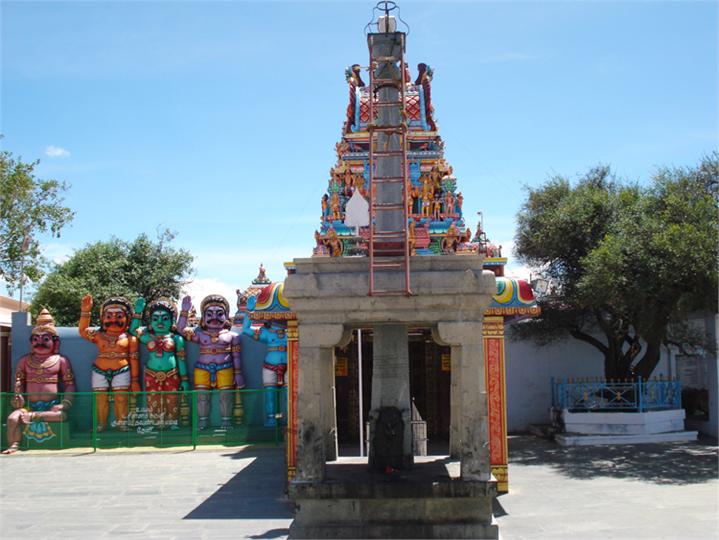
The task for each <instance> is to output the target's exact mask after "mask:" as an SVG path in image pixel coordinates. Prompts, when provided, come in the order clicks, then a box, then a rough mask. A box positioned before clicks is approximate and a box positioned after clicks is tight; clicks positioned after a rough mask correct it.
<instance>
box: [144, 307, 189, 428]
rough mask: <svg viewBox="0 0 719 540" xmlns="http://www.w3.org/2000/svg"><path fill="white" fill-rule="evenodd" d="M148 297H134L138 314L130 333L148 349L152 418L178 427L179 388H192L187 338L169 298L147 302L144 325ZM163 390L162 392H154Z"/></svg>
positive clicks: (147, 383) (147, 379) (147, 380)
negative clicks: (178, 326) (144, 323)
mask: <svg viewBox="0 0 719 540" xmlns="http://www.w3.org/2000/svg"><path fill="white" fill-rule="evenodd" d="M144 310H145V299H144V298H137V299H136V300H135V315H134V316H133V319H132V322H131V323H130V333H131V334H132V335H133V336H136V337H137V338H138V339H139V340H140V343H142V344H143V345H144V346H145V348H146V349H147V351H148V353H149V357H148V360H147V365H146V366H145V370H144V378H145V392H149V393H148V395H147V408H148V410H149V413H150V420H151V421H152V423H153V424H155V425H159V426H169V427H170V428H171V429H177V428H178V427H179V423H178V416H179V413H180V408H179V399H178V398H179V395H178V394H176V393H165V392H177V391H178V390H183V391H187V390H189V389H190V386H189V382H188V377H187V363H186V361H185V340H184V339H183V338H182V336H181V335H180V334H178V333H177V329H176V327H175V318H176V316H177V308H176V307H175V304H174V303H173V302H171V301H169V300H164V299H160V300H156V301H154V302H152V303H150V305H149V306H147V314H148V315H147V319H148V323H149V324H148V326H143V327H141V326H140V325H141V324H142V313H143V311H144ZM155 392H162V393H155Z"/></svg>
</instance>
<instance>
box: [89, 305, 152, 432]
mask: <svg viewBox="0 0 719 540" xmlns="http://www.w3.org/2000/svg"><path fill="white" fill-rule="evenodd" d="M91 310H92V296H90V295H89V294H87V295H85V296H84V297H83V299H82V302H81V304H80V323H79V324H78V331H79V332H80V335H81V336H82V337H83V338H85V339H87V340H88V341H91V342H92V343H94V344H95V345H96V346H97V350H98V353H97V356H96V357H95V361H94V362H93V364H92V391H93V392H95V404H96V412H97V430H98V431H103V430H104V429H106V428H107V421H108V416H109V413H110V396H109V394H108V392H109V391H112V392H113V393H114V401H115V425H116V426H117V427H118V428H119V429H121V430H125V429H127V413H128V408H129V403H128V393H127V392H128V391H132V392H139V391H140V368H139V358H138V356H139V353H138V345H137V338H136V337H135V336H133V335H131V334H129V333H128V331H127V330H128V327H129V325H130V318H131V316H132V307H131V305H130V302H129V301H128V300H127V299H125V298H122V297H120V296H117V297H113V298H109V299H108V300H105V302H103V304H102V307H101V309H100V328H89V326H90V312H91Z"/></svg>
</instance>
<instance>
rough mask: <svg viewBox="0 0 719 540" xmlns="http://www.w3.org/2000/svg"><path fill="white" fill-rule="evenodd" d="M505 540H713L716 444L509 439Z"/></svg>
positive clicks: (718, 511) (718, 517)
mask: <svg viewBox="0 0 719 540" xmlns="http://www.w3.org/2000/svg"><path fill="white" fill-rule="evenodd" d="M509 456H510V468H509V489H510V493H508V494H505V495H501V496H500V497H499V498H498V499H497V504H496V506H495V517H497V521H498V523H499V529H500V534H501V535H502V537H503V538H504V539H505V540H509V539H511V540H520V539H538V538H552V539H557V540H562V539H567V540H568V539H576V538H581V539H582V540H591V539H600V538H601V539H602V540H606V539H607V538H612V539H617V538H627V539H629V538H631V539H634V538H678V539H679V538H681V539H685V538H691V539H705V538H706V539H717V538H719V504H718V500H719V480H718V479H717V474H718V471H717V445H716V441H701V442H698V443H665V444H635V445H626V446H625V445H617V446H596V447H583V446H582V447H561V446H559V445H557V444H555V443H553V442H550V441H546V440H543V439H538V438H536V437H532V436H518V437H510V439H509Z"/></svg>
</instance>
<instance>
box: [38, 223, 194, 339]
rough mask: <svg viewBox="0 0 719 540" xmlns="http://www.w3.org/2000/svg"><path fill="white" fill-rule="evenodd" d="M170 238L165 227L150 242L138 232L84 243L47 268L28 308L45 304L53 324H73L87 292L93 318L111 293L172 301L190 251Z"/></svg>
mask: <svg viewBox="0 0 719 540" xmlns="http://www.w3.org/2000/svg"><path fill="white" fill-rule="evenodd" d="M174 238H175V235H174V233H172V232H170V231H167V230H166V231H164V232H162V233H160V234H159V235H158V239H157V241H154V242H153V241H152V240H150V239H149V238H148V237H147V235H145V234H141V235H140V236H138V237H137V238H136V239H135V240H134V241H132V242H130V243H128V242H124V241H122V240H118V239H117V238H113V239H111V240H110V241H109V242H96V243H94V244H89V245H87V246H85V247H84V248H82V249H80V250H78V251H77V252H75V253H74V254H73V256H72V257H70V259H68V260H67V261H66V262H65V263H63V264H61V265H58V266H56V267H55V268H54V270H52V271H51V272H50V273H49V274H48V276H47V278H46V279H45V281H43V283H42V284H41V285H40V287H39V288H38V290H37V293H36V294H35V296H34V298H33V302H32V306H31V312H32V313H33V314H36V313H37V312H39V310H40V309H42V308H43V307H46V308H48V309H49V310H50V312H51V313H52V314H53V316H54V317H55V319H56V322H57V324H58V325H64V326H72V325H75V324H77V321H78V320H79V319H80V300H81V298H82V297H83V296H84V295H85V294H88V293H90V294H92V296H93V297H94V298H95V299H96V302H95V304H94V306H93V315H92V316H93V321H95V322H97V321H99V310H100V305H101V304H102V302H103V301H104V300H105V299H107V298H109V297H111V296H118V295H120V296H125V297H127V298H128V299H130V300H132V299H134V298H135V297H137V296H142V297H143V298H145V299H146V300H147V302H148V303H150V302H152V301H153V300H155V299H157V298H159V297H167V298H171V299H173V300H175V301H177V299H178V298H179V296H180V290H181V289H182V286H183V285H185V284H186V283H187V281H186V279H187V277H188V275H189V273H190V271H191V268H190V266H191V265H192V255H190V253H188V252H187V251H185V250H182V249H176V248H174V247H172V246H171V245H170V244H171V243H172V240H173V239H174Z"/></svg>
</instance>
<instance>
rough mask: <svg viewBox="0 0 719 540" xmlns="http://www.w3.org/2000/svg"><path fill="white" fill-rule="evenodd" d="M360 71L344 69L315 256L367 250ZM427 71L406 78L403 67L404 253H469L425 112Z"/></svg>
mask: <svg viewBox="0 0 719 540" xmlns="http://www.w3.org/2000/svg"><path fill="white" fill-rule="evenodd" d="M361 72H362V70H361V69H360V66H359V65H358V64H354V65H352V66H351V67H348V68H347V69H346V71H345V76H346V78H347V84H348V89H349V104H348V105H347V117H346V119H345V122H344V126H343V128H342V138H341V140H340V141H339V142H338V143H337V144H336V145H335V151H336V154H337V162H336V163H335V165H334V166H333V167H332V168H331V169H330V172H329V176H330V178H329V181H328V186H327V193H325V194H324V195H323V196H322V216H321V225H320V229H319V230H318V231H317V232H316V233H315V239H316V241H317V245H316V246H315V248H314V252H313V255H314V256H318V257H339V256H354V255H364V256H366V255H367V250H368V240H369V220H368V219H367V218H366V216H367V215H368V203H367V201H368V199H369V193H368V191H367V190H368V189H369V182H370V171H369V161H370V155H369V145H370V138H371V137H370V135H371V134H370V130H369V124H370V118H369V115H370V106H369V94H370V91H369V87H368V86H366V85H365V83H364V81H363V79H362V73H361ZM432 75H433V70H432V68H431V67H430V66H428V65H427V64H425V63H420V64H419V65H418V66H417V72H416V73H415V79H414V82H412V81H411V79H410V74H409V73H408V72H406V73H405V81H406V87H405V89H404V96H405V108H404V110H405V114H406V115H407V118H406V125H407V130H408V131H407V144H408V147H407V162H408V164H409V179H410V184H411V185H410V186H409V188H408V190H407V201H406V204H407V216H408V227H409V241H410V247H411V254H412V255H437V254H441V253H477V252H478V250H479V249H480V248H481V247H482V244H481V242H479V239H478V238H474V237H473V235H472V232H471V231H470V229H468V228H467V226H466V223H465V220H464V214H463V208H462V205H463V201H464V198H463V196H462V193H461V192H459V191H458V190H457V188H458V185H457V179H456V178H455V177H454V175H453V172H452V167H451V166H450V165H449V164H448V163H447V161H446V160H445V159H444V142H443V141H442V138H441V137H440V135H439V131H438V128H437V124H436V123H435V121H434V118H433V114H434V108H433V106H432V97H431V96H432ZM363 218H364V219H363Z"/></svg>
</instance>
